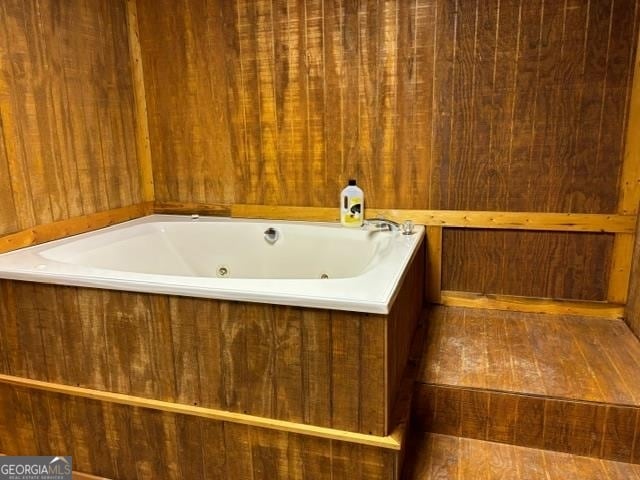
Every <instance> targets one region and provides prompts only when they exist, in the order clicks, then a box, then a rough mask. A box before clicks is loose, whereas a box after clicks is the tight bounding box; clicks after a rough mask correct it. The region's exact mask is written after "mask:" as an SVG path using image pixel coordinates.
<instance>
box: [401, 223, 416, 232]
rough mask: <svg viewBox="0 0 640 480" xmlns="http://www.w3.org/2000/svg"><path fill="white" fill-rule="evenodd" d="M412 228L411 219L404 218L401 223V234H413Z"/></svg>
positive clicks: (413, 226)
mask: <svg viewBox="0 0 640 480" xmlns="http://www.w3.org/2000/svg"><path fill="white" fill-rule="evenodd" d="M414 228H415V225H414V224H413V221H411V220H405V221H404V223H403V224H402V234H403V235H413V233H414V231H413V229H414Z"/></svg>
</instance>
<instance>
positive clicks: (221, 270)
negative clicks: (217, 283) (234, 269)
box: [216, 265, 229, 277]
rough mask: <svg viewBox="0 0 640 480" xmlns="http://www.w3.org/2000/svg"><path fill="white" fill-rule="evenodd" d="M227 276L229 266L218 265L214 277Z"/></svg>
mask: <svg viewBox="0 0 640 480" xmlns="http://www.w3.org/2000/svg"><path fill="white" fill-rule="evenodd" d="M228 276H229V267H227V266H226V265H220V266H219V267H218V268H217V269H216V277H228Z"/></svg>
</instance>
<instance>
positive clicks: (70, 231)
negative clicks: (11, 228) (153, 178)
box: [0, 202, 153, 253]
mask: <svg viewBox="0 0 640 480" xmlns="http://www.w3.org/2000/svg"><path fill="white" fill-rule="evenodd" d="M152 211H153V204H152V203H150V202H145V203H138V204H136V205H131V206H129V207H123V208H116V209H113V210H107V211H104V212H98V213H92V214H89V215H83V216H81V217H74V218H70V219H68V220H60V221H59V222H53V223H47V224H45V225H37V226H35V227H33V228H28V229H26V230H22V231H20V232H16V233H12V234H9V235H5V236H4V237H0V253H5V252H9V251H11V250H17V249H19V248H24V247H30V246H32V245H37V244H40V243H44V242H49V241H51V240H58V239H60V238H65V237H70V236H72V235H78V234H80V233H85V232H90V231H93V230H97V229H99V228H104V227H108V226H109V225H114V224H116V223H121V222H126V221H127V220H132V219H134V218H139V217H144V216H146V215H149V214H150V213H151V212H152Z"/></svg>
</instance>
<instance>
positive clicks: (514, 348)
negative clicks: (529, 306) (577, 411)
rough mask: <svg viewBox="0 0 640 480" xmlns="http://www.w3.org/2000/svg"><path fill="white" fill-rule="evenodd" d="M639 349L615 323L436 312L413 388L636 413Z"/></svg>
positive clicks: (442, 309) (483, 312) (481, 312)
mask: <svg viewBox="0 0 640 480" xmlns="http://www.w3.org/2000/svg"><path fill="white" fill-rule="evenodd" d="M638 375H640V342H639V341H638V339H637V338H635V336H634V335H633V334H632V333H631V331H630V330H629V329H628V328H627V326H626V325H625V323H624V322H623V321H622V320H608V319H596V318H584V317H578V316H571V315H550V314H535V313H520V312H505V311H498V310H482V309H465V308H455V307H435V308H434V309H433V310H432V311H431V314H430V330H429V333H428V334H427V345H426V347H425V356H424V358H423V362H422V367H421V374H420V377H419V378H420V381H421V382H423V383H431V384H438V385H450V386H466V387H471V388H490V389H492V390H500V391H506V392H514V393H515V392H518V393H524V394H529V395H545V396H549V397H554V398H569V399H573V400H578V401H592V402H601V403H611V404H617V405H629V406H640V385H639V384H638V382H635V381H634V380H633V379H635V378H637V377H638Z"/></svg>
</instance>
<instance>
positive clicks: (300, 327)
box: [0, 244, 426, 479]
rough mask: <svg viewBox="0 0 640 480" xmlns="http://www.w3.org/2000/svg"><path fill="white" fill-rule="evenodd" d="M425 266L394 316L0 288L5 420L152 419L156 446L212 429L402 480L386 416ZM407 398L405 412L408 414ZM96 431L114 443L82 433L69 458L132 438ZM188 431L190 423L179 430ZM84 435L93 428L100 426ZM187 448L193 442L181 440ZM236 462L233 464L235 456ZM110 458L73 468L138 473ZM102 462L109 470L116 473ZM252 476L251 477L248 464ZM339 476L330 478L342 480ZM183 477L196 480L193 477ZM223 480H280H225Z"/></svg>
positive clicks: (421, 261)
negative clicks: (158, 436) (9, 414)
mask: <svg viewBox="0 0 640 480" xmlns="http://www.w3.org/2000/svg"><path fill="white" fill-rule="evenodd" d="M425 263H426V262H425V258H424V244H423V245H422V246H421V248H420V249H419V251H418V253H417V254H416V256H415V257H414V259H413V260H412V263H411V265H410V267H409V268H408V270H407V271H406V274H405V276H404V279H403V281H402V284H401V286H400V289H399V293H398V295H397V297H396V300H395V302H394V304H393V306H392V308H391V312H390V313H389V314H388V315H376V314H364V313H352V312H342V311H331V310H322V309H310V308H297V307H286V306H278V305H265V304H257V303H255V304H254V303H240V302H231V301H219V300H210V299H193V298H185V297H176V296H163V295H152V294H139V293H129V292H119V291H107V290H99V289H90V288H75V287H66V286H58V285H45V284H37V283H30V282H20V281H11V280H3V281H1V282H0V331H2V336H0V388H1V389H2V394H0V396H2V397H3V401H4V404H3V407H4V408H6V410H4V411H11V409H12V408H15V406H16V404H18V403H20V402H22V401H23V400H25V399H29V401H28V402H27V404H30V405H34V410H29V408H30V407H28V406H23V407H21V408H23V409H26V410H23V413H24V415H26V416H28V417H29V418H33V419H34V422H36V423H37V422H38V418H39V417H38V416H41V415H46V414H45V413H43V412H42V411H41V410H39V409H37V408H35V405H37V404H38V402H40V401H45V402H46V403H49V404H51V402H55V403H56V404H57V405H58V406H59V410H58V411H56V412H53V411H49V414H50V415H51V417H50V418H49V419H48V420H47V421H48V422H59V425H60V428H63V429H64V428H66V427H68V428H69V429H75V428H76V426H75V425H76V422H77V421H78V418H79V417H78V418H75V417H73V415H75V413H73V412H77V414H78V415H81V416H84V415H100V414H98V413H96V412H104V411H109V412H111V413H110V414H112V415H115V417H114V418H123V417H121V416H122V415H125V416H126V418H130V421H132V422H134V423H136V422H141V423H140V424H144V425H150V424H149V423H148V422H152V423H153V424H154V425H156V426H155V427H154V429H152V430H149V431H147V430H145V433H144V435H151V436H153V435H154V434H153V432H155V431H157V429H160V430H162V431H164V432H165V433H164V435H166V441H167V442H169V443H170V444H172V445H176V446H177V448H181V449H182V448H190V447H188V445H191V444H192V442H193V441H194V440H193V439H190V438H189V436H190V435H189V434H187V433H185V432H183V428H186V429H192V428H196V429H203V428H204V429H207V432H209V430H210V429H213V430H211V431H210V432H209V433H206V435H213V433H212V432H213V431H214V430H215V431H218V432H223V431H225V432H226V431H227V430H228V431H230V432H236V433H233V434H232V435H236V436H237V435H240V436H239V437H237V441H238V442H240V443H239V446H238V447H237V448H241V447H240V445H244V447H242V448H247V449H249V450H252V451H253V450H255V449H264V448H266V449H268V450H269V451H270V452H271V453H269V454H268V455H269V456H271V455H277V456H280V455H285V457H283V458H284V459H287V458H288V457H286V455H287V453H286V452H288V451H290V450H291V449H292V448H297V449H300V450H305V449H306V447H304V445H306V444H307V443H309V442H311V443H310V444H311V445H314V446H313V447H312V452H313V451H315V452H316V455H317V456H318V457H320V458H327V459H330V458H333V457H332V455H338V456H342V458H344V461H345V462H347V463H350V462H356V463H357V462H358V461H361V462H363V466H362V467H361V468H362V469H363V472H364V473H362V475H363V478H368V477H367V475H369V474H368V473H366V472H370V473H371V474H372V475H374V477H373V478H396V477H395V475H396V474H395V473H393V472H396V471H399V468H400V449H401V444H402V443H401V442H402V438H401V437H402V434H401V433H398V432H399V431H398V430H397V427H398V422H397V417H393V419H396V420H392V413H393V412H394V405H396V403H397V402H396V401H397V399H398V398H400V397H401V396H400V395H399V392H400V391H401V388H400V387H401V384H402V378H403V374H404V371H405V368H406V365H407V362H408V357H409V350H410V348H409V347H410V343H411V338H412V335H413V332H414V330H415V328H416V324H417V321H418V318H419V316H420V314H421V311H422V303H423V292H424V286H423V278H424V265H425ZM406 388H407V387H405V389H406ZM408 388H409V389H410V384H409V387H408ZM21 399H22V400H21ZM404 402H405V406H404V407H398V408H404V409H406V408H408V406H407V405H406V401H404ZM400 403H402V402H400ZM108 404H116V405H114V406H108ZM105 409H106V410H105ZM63 412H68V413H63ZM89 412H93V413H89ZM125 412H126V413H125ZM103 414H104V413H103ZM104 415H106V414H104ZM191 417H198V418H196V419H193V420H190V418H191ZM19 418H20V417H19ZM25 418H26V417H25ZM8 421H9V420H5V423H4V424H3V425H2V426H1V427H0V429H2V428H4V430H3V431H4V432H6V433H7V434H8V436H9V437H10V436H12V435H9V433H10V432H12V431H13V432H17V431H22V430H20V429H21V428H23V427H19V425H20V424H21V423H20V420H16V419H15V418H14V419H13V420H11V421H12V422H16V423H9V424H7V423H6V422H8ZM102 422H103V423H100V425H102V426H101V427H100V428H101V429H102V430H101V431H103V432H104V434H103V435H106V436H107V437H106V439H105V437H104V436H103V437H100V435H98V436H96V437H95V438H94V437H92V436H91V435H90V433H89V432H86V438H85V437H84V436H83V435H84V434H82V435H81V437H82V438H83V440H82V441H81V443H80V444H75V443H73V442H71V441H69V442H70V443H67V444H64V445H65V446H66V447H68V449H69V450H68V451H73V452H77V451H78V450H77V449H78V448H95V449H99V448H100V447H99V445H101V443H102V442H104V444H105V445H107V446H108V448H116V446H114V445H113V444H112V443H111V442H118V441H125V440H123V439H121V440H116V439H115V438H113V437H111V436H110V435H111V434H112V433H113V432H112V431H111V429H112V428H123V426H122V425H114V424H112V423H106V424H105V423H104V422H106V420H102ZM158 422H159V423H158ZM181 422H186V424H185V425H184V426H177V427H176V425H177V424H180V423H181ZM80 423H82V424H87V422H80ZM404 423H406V421H405V422H404ZM88 425H90V426H91V428H94V427H95V424H94V422H89V424H88ZM170 425H171V427H170ZM186 425H188V426H186ZM63 426H64V427H63ZM16 428H17V429H18V430H15V429H16ZM145 428H146V427H145ZM175 428H178V431H174V430H172V429H175ZM167 429H169V430H167ZM238 432H240V433H238ZM23 433H24V432H23ZM29 435H30V436H32V435H38V434H35V433H33V432H32V433H30V434H29ZM118 435H120V433H118ZM133 435H134V436H135V435H136V434H133ZM202 435H205V433H202ZM220 435H222V433H220ZM243 435H244V437H243ZM247 435H248V436H247ZM3 436H4V435H3ZM13 436H15V434H14V435H13ZM19 436H22V434H20V435H19ZM118 438H120V437H118ZM123 438H124V437H123ZM132 438H133V437H126V442H127V444H128V445H135V444H136V442H135V441H133V440H131V439H132ZM149 438H151V437H149ZM224 438H226V437H225V436H224V435H223V436H222V437H218V440H215V438H214V437H212V440H211V442H213V443H212V444H211V445H209V447H208V448H210V449H212V450H211V451H214V450H215V449H216V448H218V449H221V451H222V450H224V448H226V447H225V446H224V445H226V444H225V443H224V440H223V439H224ZM276 439H278V440H277V441H275V443H273V444H272V443H270V442H271V441H272V440H276ZM187 440H188V442H191V443H188V444H184V442H186V441H187ZM21 441H25V439H24V438H23V439H19V440H18V441H17V442H18V443H11V442H9V441H8V440H7V441H6V442H8V443H6V442H5V443H4V444H0V451H2V452H3V453H6V454H15V453H18V452H26V450H24V449H23V446H24V444H21V443H19V442H21ZM150 441H151V440H150ZM82 442H87V444H86V447H82V445H83V444H82ZM215 442H223V443H215ZM246 442H249V444H247V443H246ZM291 442H294V443H295V445H296V446H295V447H294V446H293V445H294V444H293V443H291ZM313 442H316V443H315V444H314V443H313ZM35 443H36V445H38V448H39V449H38V450H37V451H38V452H41V453H43V454H44V453H45V452H46V451H47V450H48V448H49V447H50V445H51V444H48V443H47V442H46V441H45V440H38V441H36V442H35ZM351 445H353V448H355V450H350V449H351V448H352V447H351ZM230 448H231V447H230ZM367 448H368V449H370V451H369V450H366V449H367ZM314 449H315V450H314ZM363 449H364V450H363ZM365 450H366V452H365ZM30 451H32V452H33V450H30ZM361 451H362V452H365V453H362V452H361ZM154 452H155V453H154V454H160V452H159V451H154ZM331 452H334V453H331ZM340 452H342V453H340ZM376 452H377V453H376ZM112 453H113V455H114V456H117V455H116V453H114V452H112ZM120 454H123V452H122V450H119V451H118V455H120ZM194 454H195V453H194ZM200 454H202V455H208V454H207V452H206V451H205V452H203V453H202V452H201V453H200ZM310 454H312V453H310ZM356 454H357V456H352V455H356ZM128 455H132V454H131V453H129V454H128ZM228 455H230V457H229V461H231V458H232V457H233V456H234V455H236V453H233V452H232V451H229V453H228ZM300 455H302V453H300ZM360 455H362V457H361V460H358V458H359V456H360ZM114 458H115V457H112V458H111V459H108V458H105V459H100V460H99V461H98V460H97V459H96V458H93V457H92V460H91V459H86V460H87V462H88V463H84V464H80V465H81V466H80V467H78V468H79V469H80V470H81V471H87V472H91V473H94V474H98V475H103V476H107V477H113V478H121V476H118V470H116V472H115V474H114V470H113V465H114V464H113V462H115V465H120V462H125V463H124V464H122V465H121V466H120V467H119V468H121V469H124V470H120V472H122V471H127V470H126V468H129V467H130V466H126V462H127V461H128V460H127V459H126V458H125V459H122V458H117V459H114ZM128 458H130V457H128ZM336 458H337V457H336ZM316 460H318V461H319V459H316ZM138 461H142V460H141V459H136V462H138ZM254 461H255V459H254ZM283 461H285V460H283ZM286 461H287V462H289V461H290V460H286ZM337 461H338V460H336V462H337ZM105 462H106V463H110V462H111V463H110V466H109V468H106V467H105V466H104V465H105ZM221 462H222V463H221V464H224V463H225V462H224V459H221ZM329 463H331V462H329ZM245 467H246V468H251V462H247V464H246V465H245ZM182 468H188V467H186V466H183V467H182ZM238 468H240V467H238ZM253 468H258V469H260V468H262V467H259V466H256V464H254V465H253ZM287 468H295V466H294V465H293V464H291V465H289V466H288V467H287ZM335 468H339V467H338V466H337V465H336V467H335ZM358 468H360V467H358ZM337 472H338V471H337V470H336V472H334V473H335V475H338V476H337V477H336V478H346V477H341V476H340V475H339V474H338V473H337ZM373 472H378V473H373ZM381 472H390V473H388V474H387V473H381ZM120 475H122V473H120ZM185 475H187V474H186V473H185ZM187 476H190V477H192V478H200V477H199V476H198V475H197V474H196V473H193V475H191V473H189V474H188V475H187ZM122 478H126V475H125V476H124V477H122ZM158 478H164V477H162V476H161V477H158ZM203 478H204V477H203ZM213 478H218V477H215V476H214V477H213ZM225 478H230V479H231V478H233V479H235V478H272V477H269V476H268V475H267V476H266V477H257V476H256V477H246V476H238V477H236V476H233V475H232V474H231V473H229V476H228V477H225ZM311 478H313V477H311Z"/></svg>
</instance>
